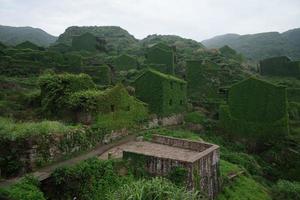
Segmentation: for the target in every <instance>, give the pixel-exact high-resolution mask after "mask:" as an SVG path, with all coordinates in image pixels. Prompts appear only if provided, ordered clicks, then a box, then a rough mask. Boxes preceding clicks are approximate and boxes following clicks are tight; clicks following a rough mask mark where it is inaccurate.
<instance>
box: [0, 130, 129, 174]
mask: <svg viewBox="0 0 300 200" xmlns="http://www.w3.org/2000/svg"><path fill="white" fill-rule="evenodd" d="M127 135H128V131H127V129H125V128H124V129H121V130H117V131H111V132H110V133H108V134H105V133H97V132H92V131H89V130H87V129H84V128H79V129H77V130H73V131H70V132H68V133H65V134H55V133H53V134H48V135H38V136H35V137H28V138H21V139H18V140H2V141H1V146H2V150H1V152H0V157H1V158H3V160H4V162H0V171H1V172H2V174H1V175H2V176H3V177H11V176H20V175H22V174H24V173H27V172H31V171H33V170H35V169H37V168H39V167H42V166H45V165H47V164H49V163H52V162H55V161H59V160H64V159H65V158H66V157H67V156H70V155H72V154H76V153H79V152H80V151H84V150H88V149H91V148H93V147H95V146H96V145H97V144H99V143H100V144H101V143H102V144H109V143H111V142H113V141H115V140H117V139H120V138H122V137H125V136H127ZM10 163H13V164H14V166H12V165H11V164H10Z"/></svg>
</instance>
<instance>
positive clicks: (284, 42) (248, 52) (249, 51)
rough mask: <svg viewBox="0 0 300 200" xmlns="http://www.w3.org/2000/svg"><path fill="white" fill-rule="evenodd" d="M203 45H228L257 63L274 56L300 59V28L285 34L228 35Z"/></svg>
mask: <svg viewBox="0 0 300 200" xmlns="http://www.w3.org/2000/svg"><path fill="white" fill-rule="evenodd" d="M202 43H203V44H204V45H205V46H206V47H208V48H220V47H223V46H225V45H228V46H230V47H231V48H233V49H235V50H236V51H238V52H239V53H242V54H243V55H245V56H246V57H247V58H249V59H252V60H255V61H258V60H261V59H265V58H269V57H274V56H289V57H291V58H292V59H298V60H299V59H300V28H298V29H293V30H289V31H287V32H284V33H278V32H267V33H258V34H249V35H238V34H226V35H221V36H216V37H214V38H211V39H208V40H204V41H202Z"/></svg>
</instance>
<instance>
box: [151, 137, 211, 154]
mask: <svg viewBox="0 0 300 200" xmlns="http://www.w3.org/2000/svg"><path fill="white" fill-rule="evenodd" d="M152 142H154V143H159V144H164V145H168V146H173V147H179V148H184V149H190V150H193V151H198V152H202V151H204V150H206V149H208V148H210V147H212V144H208V143H204V142H196V141H191V140H185V139H179V138H173V137H168V136H161V135H153V137H152Z"/></svg>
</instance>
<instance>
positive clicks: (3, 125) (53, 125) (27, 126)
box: [0, 117, 75, 140]
mask: <svg viewBox="0 0 300 200" xmlns="http://www.w3.org/2000/svg"><path fill="white" fill-rule="evenodd" d="M74 128H75V127H74V126H67V125H64V124H63V123H60V122H57V121H42V122H14V121H13V120H12V119H7V118H3V117H0V137H2V138H7V139H11V140H14V139H16V138H20V137H29V136H35V135H47V134H52V133H55V134H63V133H66V132H68V131H70V130H72V129H74Z"/></svg>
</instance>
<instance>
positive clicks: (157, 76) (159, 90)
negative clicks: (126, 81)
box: [133, 69, 187, 116]
mask: <svg viewBox="0 0 300 200" xmlns="http://www.w3.org/2000/svg"><path fill="white" fill-rule="evenodd" d="M133 85H134V87H135V93H136V97H137V98H138V99H140V100H141V101H143V102H145V103H147V104H148V105H149V111H150V112H152V113H155V114H157V115H159V116H170V115H172V114H176V113H181V112H183V111H184V110H185V109H186V104H187V97H186V82H185V81H184V80H182V79H179V78H177V77H175V76H172V75H167V74H163V73H161V72H158V71H156V70H153V69H146V70H145V71H144V73H142V74H141V75H140V76H139V77H138V78H137V79H136V80H135V82H134V84H133Z"/></svg>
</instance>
